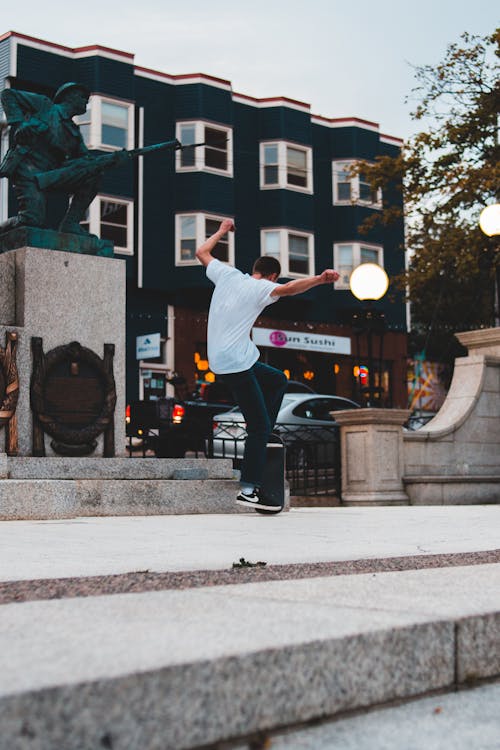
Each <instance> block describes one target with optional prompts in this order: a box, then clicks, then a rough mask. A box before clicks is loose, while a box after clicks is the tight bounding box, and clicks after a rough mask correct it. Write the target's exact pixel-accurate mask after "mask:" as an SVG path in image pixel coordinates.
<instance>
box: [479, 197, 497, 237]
mask: <svg viewBox="0 0 500 750" xmlns="http://www.w3.org/2000/svg"><path fill="white" fill-rule="evenodd" d="M479 226H480V227H481V230H482V231H483V232H484V234H486V235H487V236H488V237H493V236H494V235H495V234H500V203H493V204H492V205H491V206H486V208H483V210H482V211H481V215H480V216H479Z"/></svg>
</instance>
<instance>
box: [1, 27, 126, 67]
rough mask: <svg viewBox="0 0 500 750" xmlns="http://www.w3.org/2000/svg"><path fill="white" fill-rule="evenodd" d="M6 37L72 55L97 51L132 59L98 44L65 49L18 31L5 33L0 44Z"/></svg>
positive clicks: (123, 53)
mask: <svg viewBox="0 0 500 750" xmlns="http://www.w3.org/2000/svg"><path fill="white" fill-rule="evenodd" d="M8 37H15V38H16V39H23V40H24V41H26V42H35V43H36V44H43V45H44V46H46V47H52V48H53V49H60V50H64V52H71V53H72V54H77V53H78V52H88V51H90V50H99V51H102V52H111V53H112V54H114V55H119V56H120V57H128V58H129V59H130V60H133V59H134V55H133V54H132V53H131V52H122V51H121V50H118V49H113V48H112V47H103V46H102V45H100V44H90V45H87V46H86V47H66V46H65V45H64V44H57V43H56V42H48V41H47V40H46V39H39V38H38V37H35V36H28V34H21V33H19V32H18V31H7V32H6V33H5V34H2V36H0V42H1V41H3V40H4V39H7V38H8Z"/></svg>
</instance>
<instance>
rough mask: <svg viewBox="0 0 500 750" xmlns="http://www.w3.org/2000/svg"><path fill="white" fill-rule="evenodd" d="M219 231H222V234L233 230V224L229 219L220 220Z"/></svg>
mask: <svg viewBox="0 0 500 750" xmlns="http://www.w3.org/2000/svg"><path fill="white" fill-rule="evenodd" d="M219 232H223V233H224V234H227V233H228V232H234V224H233V222H232V221H231V219H224V221H221V224H220V227H219Z"/></svg>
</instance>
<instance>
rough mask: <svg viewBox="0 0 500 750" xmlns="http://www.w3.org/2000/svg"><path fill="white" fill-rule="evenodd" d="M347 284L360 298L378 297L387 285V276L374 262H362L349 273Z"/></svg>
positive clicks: (373, 298)
mask: <svg viewBox="0 0 500 750" xmlns="http://www.w3.org/2000/svg"><path fill="white" fill-rule="evenodd" d="M349 286H350V288H351V292H352V293H353V294H354V296H355V297H357V298H358V299H360V300H375V299H380V298H381V297H383V296H384V294H385V293H386V291H387V289H388V287H389V277H388V276H387V274H386V272H385V271H384V269H383V268H381V266H378V265H377V264H376V263H362V264H361V265H360V266H358V267H357V268H355V269H354V271H353V272H352V273H351V277H350V279H349Z"/></svg>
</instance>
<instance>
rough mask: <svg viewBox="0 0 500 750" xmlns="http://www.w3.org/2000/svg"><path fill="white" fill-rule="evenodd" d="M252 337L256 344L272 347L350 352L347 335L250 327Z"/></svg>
mask: <svg viewBox="0 0 500 750" xmlns="http://www.w3.org/2000/svg"><path fill="white" fill-rule="evenodd" d="M252 338H253V342H254V344H256V345H257V346H269V347H271V348H272V349H302V350H303V351H312V352H322V353H323V354H328V353H331V354H350V353H351V339H350V338H349V337H348V336H326V335H325V334H322V333H309V332H304V331H282V330H278V329H275V328H252Z"/></svg>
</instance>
